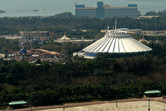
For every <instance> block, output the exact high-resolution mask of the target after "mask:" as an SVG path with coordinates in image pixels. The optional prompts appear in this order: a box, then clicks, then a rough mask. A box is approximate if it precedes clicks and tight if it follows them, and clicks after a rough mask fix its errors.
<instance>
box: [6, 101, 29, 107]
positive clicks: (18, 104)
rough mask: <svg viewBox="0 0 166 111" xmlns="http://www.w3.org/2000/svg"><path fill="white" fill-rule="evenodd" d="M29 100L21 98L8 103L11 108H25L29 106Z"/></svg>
mask: <svg viewBox="0 0 166 111" xmlns="http://www.w3.org/2000/svg"><path fill="white" fill-rule="evenodd" d="M27 104H28V103H27V102H26V101H24V100H20V101H11V102H10V103H8V105H9V106H10V108H25V107H27Z"/></svg>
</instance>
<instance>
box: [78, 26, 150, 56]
mask: <svg viewBox="0 0 166 111" xmlns="http://www.w3.org/2000/svg"><path fill="white" fill-rule="evenodd" d="M151 50H152V49H151V48H150V47H148V46H146V45H144V44H143V43H141V42H139V41H137V40H136V39H134V38H133V37H131V36H130V35H129V34H128V33H127V32H126V31H124V30H121V29H116V28H115V30H107V31H106V34H105V35H104V37H103V38H101V39H99V40H97V41H96V42H94V43H92V44H91V45H89V46H87V47H85V48H84V49H83V50H82V51H80V52H78V55H79V56H80V57H84V58H89V59H93V58H95V57H96V56H97V54H98V53H109V54H119V55H125V54H137V53H143V52H148V51H151Z"/></svg>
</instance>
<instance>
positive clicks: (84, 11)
mask: <svg viewBox="0 0 166 111" xmlns="http://www.w3.org/2000/svg"><path fill="white" fill-rule="evenodd" d="M75 15H76V17H86V16H87V17H91V18H93V17H96V18H108V17H138V15H139V11H138V8H137V4H128V6H126V7H111V6H109V5H104V3H103V2H97V6H96V7H86V6H85V5H84V4H76V5H75Z"/></svg>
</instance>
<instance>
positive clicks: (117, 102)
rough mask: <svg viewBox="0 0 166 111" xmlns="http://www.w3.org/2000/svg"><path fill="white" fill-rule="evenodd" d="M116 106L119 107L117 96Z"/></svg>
mask: <svg viewBox="0 0 166 111" xmlns="http://www.w3.org/2000/svg"><path fill="white" fill-rule="evenodd" d="M116 107H118V100H117V97H116Z"/></svg>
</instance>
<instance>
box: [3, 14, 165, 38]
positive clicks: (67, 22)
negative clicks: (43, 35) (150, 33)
mask: <svg viewBox="0 0 166 111" xmlns="http://www.w3.org/2000/svg"><path fill="white" fill-rule="evenodd" d="M163 13H165V11H164V12H163ZM163 13H162V14H161V15H162V16H159V18H152V19H135V18H129V17H120V18H105V19H97V18H88V17H82V18H77V17H75V16H73V15H72V14H71V13H70V12H66V13H62V14H58V15H55V16H50V17H40V16H39V17H16V18H9V17H4V18H0V35H3V34H14V33H18V32H19V31H20V30H48V31H50V32H55V33H60V32H63V33H64V32H65V31H66V32H67V31H70V30H72V29H93V30H101V29H106V27H107V25H110V26H111V28H113V26H114V21H115V19H117V21H118V24H117V25H118V27H125V28H130V29H142V30H165V29H166V19H165V18H166V17H165V16H164V14H163Z"/></svg>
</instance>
